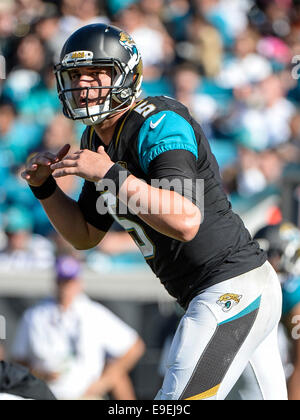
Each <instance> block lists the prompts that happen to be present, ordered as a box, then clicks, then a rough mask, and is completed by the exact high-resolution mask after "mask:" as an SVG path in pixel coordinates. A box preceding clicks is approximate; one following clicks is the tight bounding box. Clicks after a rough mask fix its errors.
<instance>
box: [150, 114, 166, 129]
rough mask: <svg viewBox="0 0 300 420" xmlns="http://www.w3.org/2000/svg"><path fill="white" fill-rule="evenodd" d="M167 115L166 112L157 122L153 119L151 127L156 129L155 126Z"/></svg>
mask: <svg viewBox="0 0 300 420" xmlns="http://www.w3.org/2000/svg"><path fill="white" fill-rule="evenodd" d="M165 116H166V114H164V115H163V116H162V117H161V118H160V119H159V120H158V121H156V123H154V122H153V121H150V128H152V129H153V130H154V128H156V127H157V126H158V125H159V124H160V123H161V122H162V120H163V119H164V118H165Z"/></svg>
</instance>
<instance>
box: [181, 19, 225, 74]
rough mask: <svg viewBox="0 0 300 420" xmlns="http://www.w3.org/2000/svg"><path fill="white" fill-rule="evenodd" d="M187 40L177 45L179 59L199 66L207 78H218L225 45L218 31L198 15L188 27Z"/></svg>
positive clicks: (191, 20)
mask: <svg viewBox="0 0 300 420" xmlns="http://www.w3.org/2000/svg"><path fill="white" fill-rule="evenodd" d="M186 38H187V39H186V41H185V42H180V43H177V47H176V52H177V54H178V56H179V58H180V59H184V60H187V61H190V62H192V63H194V64H195V65H197V66H198V67H199V69H201V71H202V73H203V74H204V75H205V76H206V77H210V78H214V77H216V76H217V75H218V74H219V73H220V70H221V64H222V60H223V44H222V39H221V37H220V34H219V33H218V31H217V29H216V28H215V27H214V26H213V25H211V24H210V23H209V22H208V21H206V20H205V19H204V17H203V16H201V15H200V14H198V13H197V14H196V15H195V16H193V17H191V19H190V21H189V24H188V25H187V28H186Z"/></svg>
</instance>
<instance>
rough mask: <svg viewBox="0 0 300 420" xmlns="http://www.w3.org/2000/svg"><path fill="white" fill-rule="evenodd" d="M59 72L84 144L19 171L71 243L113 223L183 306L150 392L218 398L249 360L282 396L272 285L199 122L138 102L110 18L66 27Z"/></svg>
mask: <svg viewBox="0 0 300 420" xmlns="http://www.w3.org/2000/svg"><path fill="white" fill-rule="evenodd" d="M153 48H155V45H153ZM55 74H56V78H57V86H58V94H59V98H60V100H61V102H62V105H63V112H64V114H65V116H66V117H67V118H70V119H72V120H75V121H82V122H83V123H84V124H86V125H87V127H86V130H85V132H84V134H83V136H82V141H81V148H80V150H78V151H75V152H74V153H69V146H68V145H67V144H66V145H64V146H63V147H62V148H61V149H60V150H59V151H58V153H57V155H54V154H51V153H48V152H47V151H45V152H41V153H38V154H37V155H35V156H34V157H32V158H31V159H30V160H29V161H28V162H27V165H26V169H25V171H24V172H23V175H22V176H23V177H24V179H26V180H27V182H28V184H29V186H30V187H31V189H32V191H33V193H34V194H35V196H36V197H37V198H38V199H39V200H41V203H42V205H43V207H44V209H45V211H46V213H47V215H48V217H49V219H50V221H51V222H52V224H53V225H54V226H55V228H56V229H57V231H58V232H59V233H60V234H61V235H62V236H63V237H64V238H65V239H66V240H67V241H69V242H70V243H71V244H72V245H73V246H74V247H75V248H77V249H89V248H92V247H94V246H96V245H97V244H98V243H99V242H100V241H101V240H102V238H103V237H104V235H105V233H106V232H107V231H108V230H109V228H110V226H111V224H112V222H113V220H116V221H117V222H118V223H120V225H121V226H122V227H123V228H124V229H126V230H127V231H128V232H129V233H130V234H131V236H132V237H133V239H134V240H135V242H136V243H137V245H138V247H139V248H140V250H141V252H142V254H143V256H144V258H145V260H146V262H147V263H148V264H149V266H150V267H151V268H152V270H153V271H154V273H155V274H156V276H157V277H158V278H159V279H160V281H161V283H162V284H163V286H164V287H165V288H166V290H167V291H168V292H169V294H170V295H171V296H173V297H174V298H176V299H177V301H178V302H179V304H180V305H181V306H182V307H183V308H184V309H185V311H186V312H185V315H184V316H183V318H182V320H181V323H180V325H179V327H178V329H177V331H176V334H175V337H174V340H173V344H172V346H171V349H170V354H169V359H168V369H167V372H166V376H165V379H164V382H163V385H162V388H161V389H160V391H159V392H158V394H157V396H156V398H157V399H165V400H178V399H186V400H194V399H199V400H204V399H224V398H225V397H226V395H227V394H228V393H229V391H230V390H231V388H232V387H233V385H234V384H235V383H236V381H237V379H238V378H239V377H240V375H241V373H242V372H243V371H244V370H245V368H246V367H247V366H249V375H248V378H249V381H251V382H252V383H253V388H255V398H261V399H286V386H285V378H284V373H283V368H282V364H281V360H280V355H279V351H278V348H277V326H278V322H279V319H280V314H281V299H282V296H281V288H280V284H279V281H278V278H277V276H276V273H275V271H274V270H273V268H272V267H271V265H270V264H269V263H268V262H267V259H266V254H265V253H264V252H263V251H262V250H261V249H260V248H259V246H258V244H257V243H256V242H254V241H253V239H252V238H251V236H250V234H249V233H248V231H247V230H246V228H245V226H244V224H243V222H242V220H241V219H240V217H238V216H237V215H236V214H235V213H234V212H233V211H232V209H231V205H230V203H229V201H228V199H227V196H226V194H225V192H224V191H223V188H222V183H221V179H220V174H219V169H218V164H217V162H216V159H215V157H214V156H213V154H212V152H211V150H210V146H209V143H208V141H207V139H206V138H205V135H204V134H203V131H202V129H201V127H200V126H199V124H198V123H197V122H196V121H195V120H194V119H193V118H192V117H191V115H190V114H189V112H188V109H187V108H186V107H184V106H183V105H182V104H180V103H178V102H177V101H175V100H173V99H171V98H167V97H164V96H160V97H147V98H145V99H142V100H140V101H138V97H139V96H140V93H141V85H142V77H143V76H142V60H141V56H140V53H139V51H138V48H137V46H136V44H135V43H134V41H133V39H132V38H131V36H130V35H129V34H127V33H126V32H124V31H122V30H121V29H119V28H116V27H114V26H109V25H102V24H95V25H88V26H85V27H83V28H80V29H79V30H77V31H76V32H75V33H74V34H72V35H71V36H70V37H69V39H68V40H67V41H66V43H65V45H64V47H63V49H62V52H61V56H60V62H59V63H58V64H57V65H56V66H55ZM68 175H76V176H80V177H82V178H84V179H85V184H84V186H83V189H82V192H81V195H80V197H79V200H78V202H76V201H73V200H71V199H70V198H69V197H67V196H66V195H65V194H64V193H63V191H62V190H61V189H60V188H59V187H58V186H57V184H56V179H57V178H60V177H64V176H68ZM201 180H202V181H201Z"/></svg>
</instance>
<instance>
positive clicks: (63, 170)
mask: <svg viewBox="0 0 300 420" xmlns="http://www.w3.org/2000/svg"><path fill="white" fill-rule="evenodd" d="M113 165H114V162H113V161H112V160H111V159H110V157H109V156H108V154H107V153H106V152H105V150H104V147H103V146H100V147H99V148H98V150H97V152H92V151H91V150H88V149H84V150H78V151H76V152H74V153H70V154H68V155H67V156H65V157H64V159H62V160H61V161H60V162H58V163H54V164H53V165H51V169H52V170H54V172H53V174H52V175H53V177H54V178H61V177H64V176H68V175H77V176H80V177H81V178H84V179H86V180H87V181H91V182H98V181H100V180H101V179H103V178H104V176H105V174H106V173H107V172H108V171H109V169H110V168H111V167H112V166H113Z"/></svg>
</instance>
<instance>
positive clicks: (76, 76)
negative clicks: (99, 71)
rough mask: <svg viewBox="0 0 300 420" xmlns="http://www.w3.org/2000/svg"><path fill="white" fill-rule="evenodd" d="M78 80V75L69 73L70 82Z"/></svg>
mask: <svg viewBox="0 0 300 420" xmlns="http://www.w3.org/2000/svg"><path fill="white" fill-rule="evenodd" d="M78 78H79V73H71V74H70V79H71V80H72V81H74V80H77V79H78Z"/></svg>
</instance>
